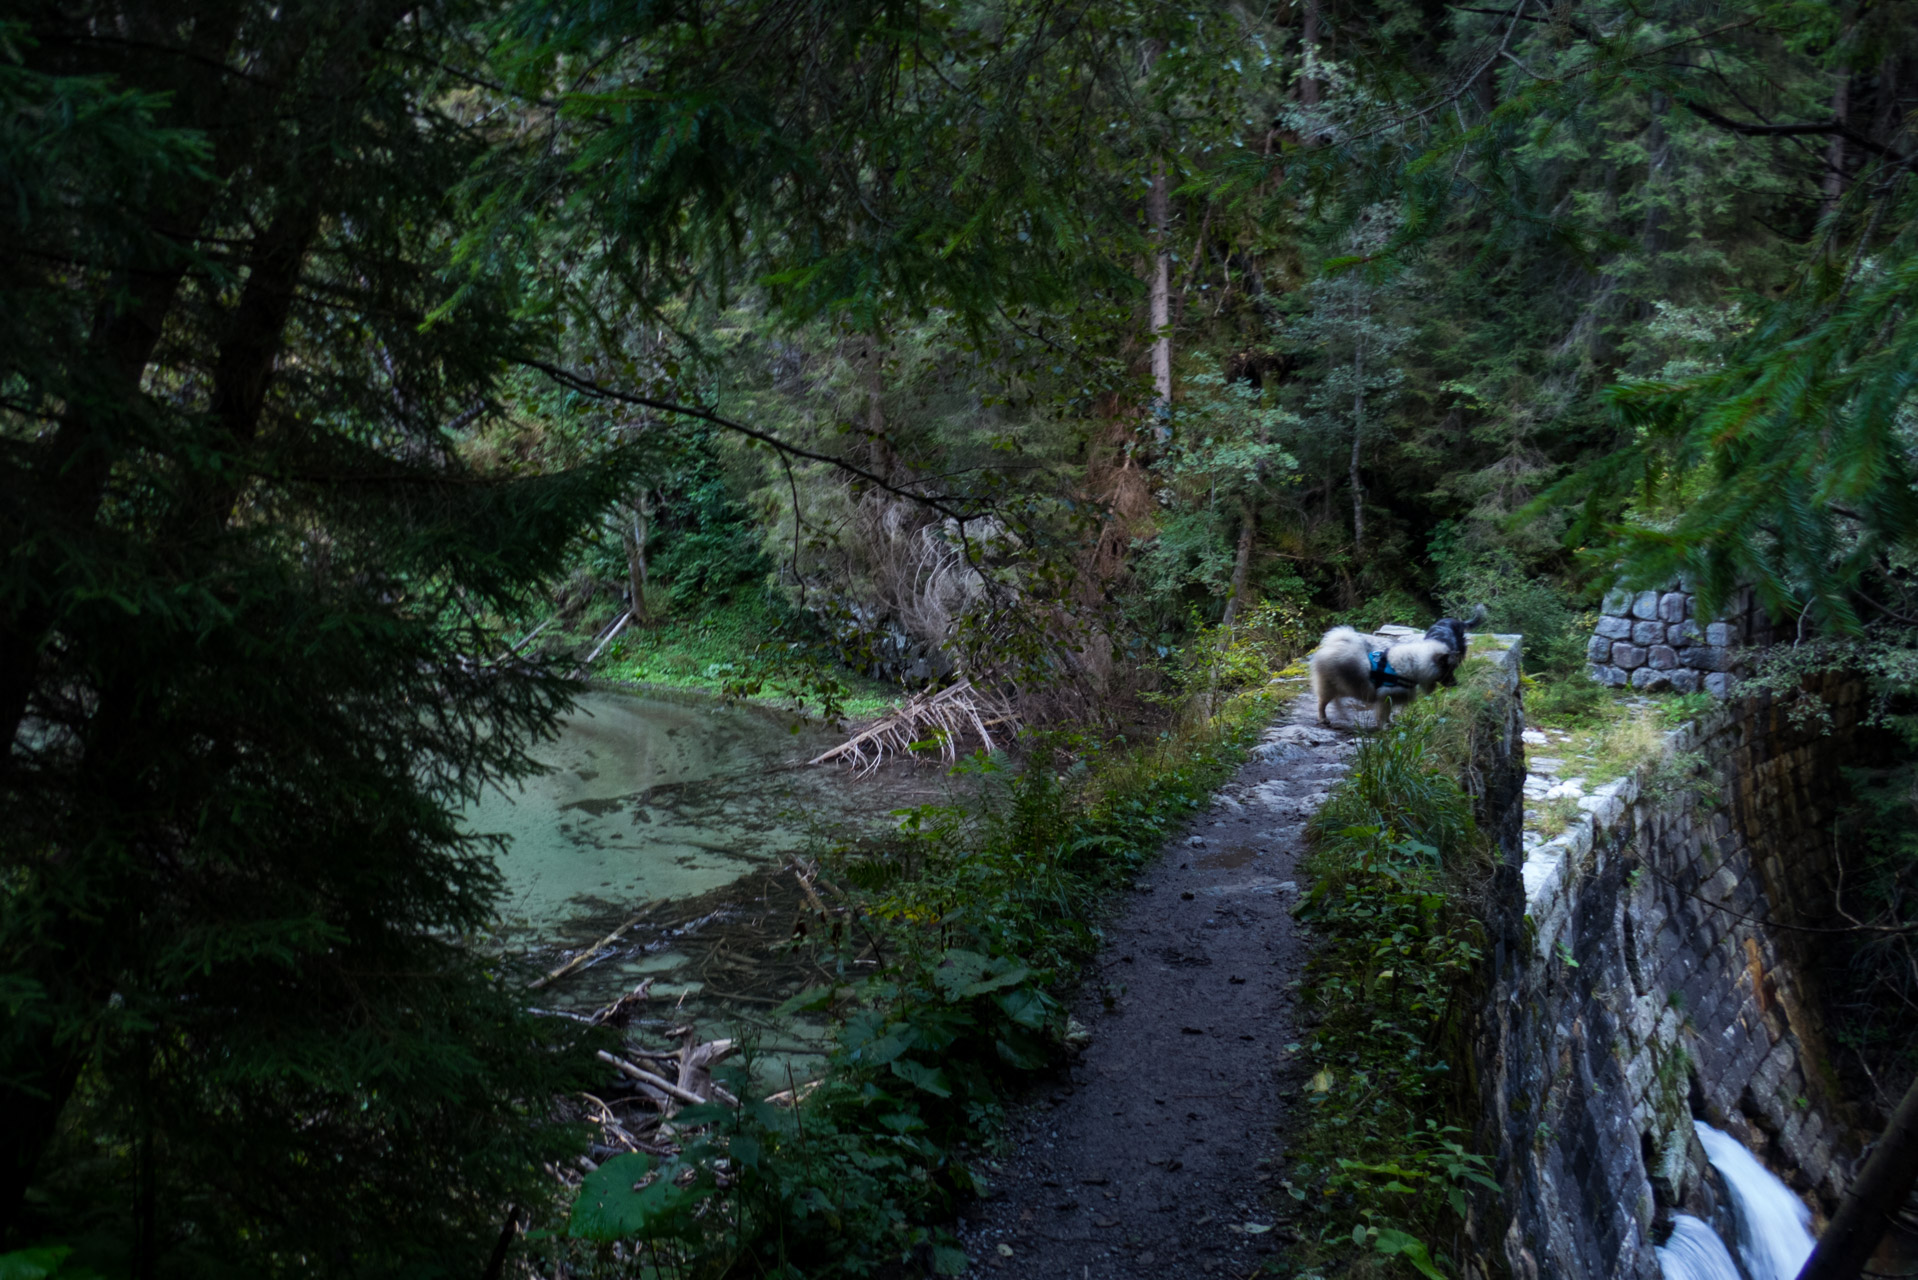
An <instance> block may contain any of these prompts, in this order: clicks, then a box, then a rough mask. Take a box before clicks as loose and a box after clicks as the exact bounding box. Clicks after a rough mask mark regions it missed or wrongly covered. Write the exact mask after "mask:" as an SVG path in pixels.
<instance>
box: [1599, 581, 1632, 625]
mask: <svg viewBox="0 0 1918 1280" xmlns="http://www.w3.org/2000/svg"><path fill="white" fill-rule="evenodd" d="M1602 607H1603V610H1604V612H1606V613H1611V614H1617V615H1618V616H1619V617H1621V618H1622V617H1624V616H1625V615H1626V614H1628V613H1630V612H1631V611H1632V593H1631V592H1629V591H1627V590H1625V589H1624V588H1623V587H1618V588H1616V589H1614V590H1611V591H1607V592H1606V593H1605V603H1604V605H1603V606H1602Z"/></svg>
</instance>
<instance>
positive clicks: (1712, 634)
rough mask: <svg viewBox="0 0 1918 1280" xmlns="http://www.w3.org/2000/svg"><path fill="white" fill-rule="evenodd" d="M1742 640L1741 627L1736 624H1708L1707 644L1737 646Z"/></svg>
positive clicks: (1706, 632)
mask: <svg viewBox="0 0 1918 1280" xmlns="http://www.w3.org/2000/svg"><path fill="white" fill-rule="evenodd" d="M1741 638H1742V637H1741V636H1740V635H1739V626H1738V624H1737V623H1736V622H1713V623H1708V624H1706V627H1705V643H1706V644H1715V645H1729V644H1737V643H1738V642H1739V640H1740V639H1741Z"/></svg>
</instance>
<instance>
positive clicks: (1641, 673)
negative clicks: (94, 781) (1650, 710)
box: [1632, 667, 1672, 693]
mask: <svg viewBox="0 0 1918 1280" xmlns="http://www.w3.org/2000/svg"><path fill="white" fill-rule="evenodd" d="M1671 687H1672V675H1671V672H1670V671H1660V670H1659V669H1657V668H1656V667H1640V668H1639V669H1638V670H1636V671H1634V672H1632V688H1634V689H1639V690H1642V691H1644V692H1645V693H1662V692H1664V691H1665V690H1666V689H1669V688H1671Z"/></svg>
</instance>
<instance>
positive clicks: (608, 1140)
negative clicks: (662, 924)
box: [579, 980, 819, 1163]
mask: <svg viewBox="0 0 1918 1280" xmlns="http://www.w3.org/2000/svg"><path fill="white" fill-rule="evenodd" d="M650 986H651V982H650V980H649V981H647V982H642V983H641V984H640V985H639V986H638V987H637V988H636V989H635V990H634V991H633V993H632V994H631V995H629V996H625V997H623V998H621V999H620V1000H617V1001H615V1002H614V1003H613V1004H611V1005H608V1006H607V1009H606V1010H602V1011H601V1014H602V1015H606V1014H607V1013H608V1011H610V1010H614V1009H619V1008H621V1007H622V1006H628V1007H630V1006H631V1005H634V1004H640V1003H644V1002H645V1001H646V1000H647V999H648V997H649V994H650V993H649V991H648V987H650ZM609 1020H610V1019H609ZM666 1034H667V1035H668V1036H669V1037H672V1036H677V1037H678V1038H679V1041H680V1044H679V1047H678V1048H677V1049H653V1048H648V1047H646V1046H644V1045H641V1044H639V1043H637V1042H636V1041H635V1040H634V1039H633V1038H632V1037H631V1036H628V1037H627V1039H626V1042H625V1044H624V1045H622V1046H621V1049H620V1052H618V1053H609V1052H608V1051H606V1050H604V1049H601V1050H599V1051H598V1056H599V1060H600V1061H601V1062H604V1063H605V1064H606V1065H607V1066H609V1067H611V1068H612V1069H613V1070H614V1071H615V1072H617V1073H618V1080H617V1081H616V1082H615V1085H614V1087H613V1088H611V1089H605V1090H602V1092H603V1093H604V1094H605V1095H606V1097H604V1098H602V1097H600V1096H599V1095H598V1094H591V1093H582V1094H580V1095H579V1097H580V1098H581V1099H582V1100H583V1101H584V1102H585V1103H586V1105H587V1107H588V1108H589V1110H588V1112H587V1117H588V1118H589V1119H591V1120H592V1121H594V1122H595V1123H597V1124H598V1125H599V1130H600V1140H599V1141H598V1142H596V1143H594V1144H593V1153H592V1158H591V1161H590V1162H589V1163H597V1162H600V1161H604V1160H610V1159H611V1158H612V1157H614V1156H616V1155H620V1154H622V1153H624V1152H628V1151H641V1152H645V1153H647V1154H649V1155H655V1156H670V1155H676V1154H678V1152H679V1149H680V1145H681V1141H682V1137H683V1135H684V1133H685V1130H684V1129H683V1127H682V1126H681V1125H680V1124H679V1123H678V1116H679V1113H680V1111H681V1110H682V1109H684V1108H686V1107H693V1106H699V1105H701V1104H702V1103H708V1102H718V1103H721V1104H723V1105H725V1106H728V1107H737V1106H738V1105H739V1099H738V1098H737V1097H735V1096H734V1095H733V1094H732V1093H731V1091H729V1090H728V1089H727V1088H726V1087H725V1086H724V1085H722V1084H720V1083H719V1082H718V1081H716V1080H714V1079H713V1068H714V1067H716V1066H717V1065H719V1064H720V1063H721V1062H723V1061H725V1060H726V1059H727V1058H729V1057H731V1056H732V1055H733V1054H734V1053H735V1052H737V1051H738V1045H737V1044H736V1043H735V1042H733V1041H732V1040H726V1039H721V1040H705V1041H701V1040H700V1039H699V1037H698V1036H697V1035H696V1034H695V1032H694V1030H693V1028H692V1027H690V1026H685V1027H675V1028H673V1029H672V1030H670V1031H668V1032H667V1033H666ZM818 1087H819V1081H817V1080H811V1081H808V1082H807V1083H805V1084H803V1085H796V1086H794V1087H791V1088H786V1089H782V1090H780V1091H779V1092H778V1093H775V1094H772V1095H770V1096H769V1097H767V1098H766V1099H765V1100H766V1101H767V1102H770V1103H772V1104H773V1105H774V1106H781V1107H790V1106H793V1105H795V1104H796V1103H798V1102H802V1101H804V1100H805V1098H806V1096H807V1095H808V1094H810V1093H811V1092H812V1091H813V1090H814V1089H816V1088H818Z"/></svg>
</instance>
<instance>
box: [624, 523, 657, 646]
mask: <svg viewBox="0 0 1918 1280" xmlns="http://www.w3.org/2000/svg"><path fill="white" fill-rule="evenodd" d="M652 514H653V511H652V504H651V503H649V502H648V501H646V495H645V494H643V493H642V494H640V495H639V497H637V498H635V499H634V500H633V511H632V516H633V519H632V525H631V527H630V528H624V529H622V530H621V531H620V538H621V540H622V541H623V542H624V543H625V544H626V590H627V592H628V593H629V594H630V595H631V596H632V600H633V617H634V619H635V620H637V621H638V622H639V624H640V625H641V626H648V625H650V624H651V623H652V620H653V618H652V615H651V614H650V613H649V612H648V611H647V609H646V534H647V532H648V526H649V523H650V521H651V517H652ZM622 523H623V522H622Z"/></svg>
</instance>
